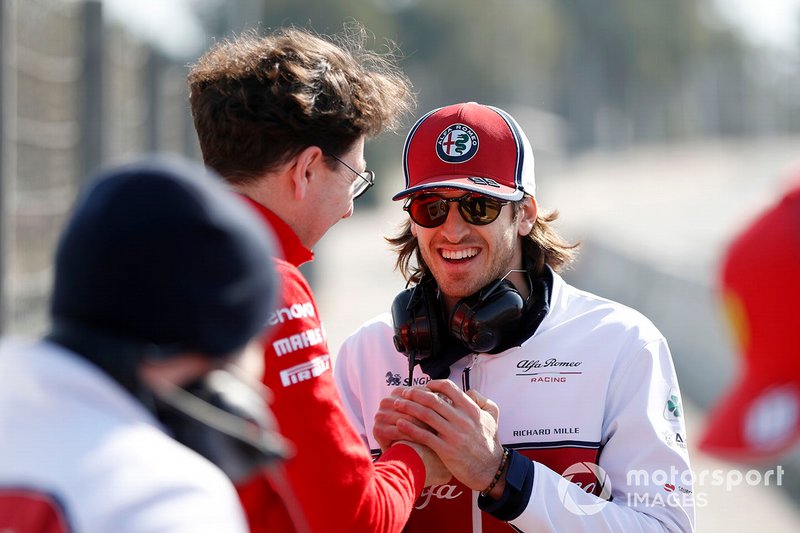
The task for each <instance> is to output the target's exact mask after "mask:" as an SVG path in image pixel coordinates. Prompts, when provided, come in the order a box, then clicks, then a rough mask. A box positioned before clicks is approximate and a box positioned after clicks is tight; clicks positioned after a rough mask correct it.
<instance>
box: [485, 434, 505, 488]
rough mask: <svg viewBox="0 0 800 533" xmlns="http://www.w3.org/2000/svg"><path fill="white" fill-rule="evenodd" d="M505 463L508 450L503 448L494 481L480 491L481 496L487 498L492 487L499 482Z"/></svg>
mask: <svg viewBox="0 0 800 533" xmlns="http://www.w3.org/2000/svg"><path fill="white" fill-rule="evenodd" d="M507 462H508V448H506V447H505V446H503V458H502V459H500V466H499V467H497V472H495V474H494V479H493V480H492V482H491V483H489V486H488V487H486V488H485V489H483V490H482V491H481V496H488V495H489V493H490V492H491V491H492V489H493V488H494V486H495V485H497V482H498V481H500V477H501V476H502V475H503V470H505V468H506V463H507Z"/></svg>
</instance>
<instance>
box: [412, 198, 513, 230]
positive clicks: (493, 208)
mask: <svg viewBox="0 0 800 533" xmlns="http://www.w3.org/2000/svg"><path fill="white" fill-rule="evenodd" d="M453 202H455V203H457V204H458V212H459V213H460V214H461V218H463V219H464V220H465V221H466V222H469V223H470V224H474V225H475V226H485V225H486V224H491V223H492V222H494V221H495V220H496V219H497V217H498V216H499V215H500V210H501V209H503V206H504V205H506V204H507V203H508V201H507V200H498V199H497V198H492V197H491V196H484V195H482V194H476V193H472V192H470V193H467V194H465V195H464V196H459V197H457V198H443V197H442V196H439V195H438V194H420V195H418V196H415V197H413V198H411V199H409V201H408V202H407V203H406V205H404V206H403V209H404V210H405V211H406V212H408V216H410V217H411V220H413V221H414V222H416V223H417V224H419V225H420V226H422V227H423V228H435V227H437V226H441V225H442V224H444V221H445V220H447V213H448V212H449V211H450V204H451V203H453Z"/></svg>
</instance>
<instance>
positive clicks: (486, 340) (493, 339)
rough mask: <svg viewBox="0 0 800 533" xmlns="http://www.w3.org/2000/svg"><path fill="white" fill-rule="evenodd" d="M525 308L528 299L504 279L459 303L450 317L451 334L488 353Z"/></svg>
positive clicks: (517, 319)
mask: <svg viewBox="0 0 800 533" xmlns="http://www.w3.org/2000/svg"><path fill="white" fill-rule="evenodd" d="M524 309H525V299H524V298H523V297H522V295H521V294H520V293H519V291H518V290H517V289H516V288H515V287H514V285H513V284H512V283H511V282H510V281H508V280H503V281H502V282H500V283H498V284H492V286H491V287H490V288H489V290H488V291H480V292H478V293H476V294H473V295H472V296H468V297H467V298H462V299H461V300H459V301H458V302H457V303H456V305H455V307H453V312H452V313H451V315H450V321H449V326H450V333H451V334H452V335H453V336H454V337H455V338H457V339H458V340H460V341H461V342H462V343H464V345H465V346H467V348H469V349H470V350H472V351H473V352H477V353H487V352H490V351H492V350H494V349H495V348H496V347H497V346H498V345H499V344H500V343H501V342H502V341H503V337H504V334H505V332H507V331H508V330H509V329H511V328H513V327H514V325H515V324H516V323H517V321H519V319H521V318H522V314H523V312H524Z"/></svg>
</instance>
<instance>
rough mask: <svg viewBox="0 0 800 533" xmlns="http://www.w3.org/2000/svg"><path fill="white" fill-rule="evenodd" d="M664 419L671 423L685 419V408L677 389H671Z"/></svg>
mask: <svg viewBox="0 0 800 533" xmlns="http://www.w3.org/2000/svg"><path fill="white" fill-rule="evenodd" d="M664 418H666V419H667V420H670V421H678V420H681V419H682V418H683V406H682V405H681V398H680V396H678V392H677V391H676V390H675V389H670V391H669V397H668V398H667V403H666V405H665V406H664Z"/></svg>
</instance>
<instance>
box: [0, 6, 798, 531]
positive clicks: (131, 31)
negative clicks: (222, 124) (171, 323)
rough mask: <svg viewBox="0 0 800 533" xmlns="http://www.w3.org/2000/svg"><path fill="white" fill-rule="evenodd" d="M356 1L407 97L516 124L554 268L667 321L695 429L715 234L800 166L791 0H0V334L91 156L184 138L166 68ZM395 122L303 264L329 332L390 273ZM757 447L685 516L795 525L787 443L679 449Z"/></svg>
mask: <svg viewBox="0 0 800 533" xmlns="http://www.w3.org/2000/svg"><path fill="white" fill-rule="evenodd" d="M354 20H357V21H358V22H360V23H362V24H363V25H364V26H365V27H366V28H367V29H368V30H369V32H370V47H371V48H373V49H378V50H391V49H394V50H395V51H396V52H397V54H398V57H399V58H400V64H401V65H402V67H403V69H404V70H405V72H406V73H407V74H408V75H409V77H410V78H411V80H412V82H413V84H414V88H415V91H416V93H417V95H418V101H419V107H418V109H417V113H416V116H418V115H420V114H422V113H423V112H425V111H428V110H429V109H431V108H433V107H438V106H442V105H447V104H450V103H454V102H458V101H466V100H475V101H479V102H482V103H487V104H492V105H496V106H499V107H502V108H504V109H506V110H507V111H509V112H510V113H512V115H514V116H515V117H516V118H517V120H518V121H519V122H520V123H521V124H522V126H523V128H524V129H525V130H526V132H527V133H528V136H529V138H530V140H531V143H532V145H533V148H534V152H535V155H536V169H537V199H538V201H539V204H540V206H542V207H544V208H557V209H558V210H559V211H560V212H561V218H560V219H559V225H558V227H559V229H560V230H561V231H562V232H563V233H564V234H565V235H566V236H568V237H569V238H570V239H572V240H580V241H581V242H582V247H581V250H582V251H581V255H580V258H579V261H578V263H577V264H576V266H575V267H574V269H573V270H571V271H569V272H568V273H567V274H566V277H567V279H568V280H569V281H571V282H573V283H574V284H576V285H578V286H580V287H581V288H585V289H587V290H590V291H592V292H596V293H599V294H601V295H603V296H606V297H609V298H612V299H616V300H619V301H622V302H623V303H626V304H628V305H631V306H633V307H635V308H637V309H639V310H640V311H642V312H643V313H645V314H646V315H647V316H648V317H650V318H651V319H652V320H653V321H654V322H655V324H656V325H657V326H658V327H659V328H660V329H661V330H662V331H663V332H664V333H665V335H666V336H667V339H668V340H669V342H670V345H671V347H672V350H673V353H674V358H675V364H676V367H677V371H678V374H679V378H680V380H681V385H682V388H683V393H684V396H685V398H684V399H685V401H686V403H687V404H688V405H687V406H686V412H687V419H688V421H689V423H690V427H689V440H690V443H691V440H692V436H693V435H695V436H696V437H698V438H699V433H700V428H702V425H703V423H704V416H705V412H706V410H707V409H708V408H709V406H710V405H712V404H713V402H714V401H715V400H716V399H717V398H718V397H719V395H720V394H721V393H722V391H723V390H724V389H725V387H726V386H727V385H728V384H730V383H731V381H732V380H733V379H734V378H735V376H736V373H737V371H738V369H739V362H738V360H737V356H736V355H735V353H734V346H733V344H732V342H731V335H729V332H728V331H727V329H726V325H725V324H724V323H723V322H722V313H721V310H720V306H719V300H718V295H717V289H716V285H715V284H716V277H717V269H718V261H719V258H720V254H721V253H722V252H723V251H724V249H725V245H726V243H727V242H728V241H729V240H730V239H731V238H732V236H733V235H734V234H735V233H736V232H737V231H738V230H740V229H742V228H743V227H744V225H745V224H746V223H747V222H748V221H749V220H751V219H752V218H753V217H754V216H755V214H756V213H757V212H758V211H759V210H760V209H762V208H764V207H765V206H767V205H769V204H770V203H772V202H774V201H775V200H776V199H777V197H778V196H779V194H780V192H781V191H782V190H783V188H784V187H785V186H786V183H787V181H788V180H789V179H791V178H792V177H793V176H795V177H796V176H798V175H800V31H798V26H800V0H760V1H758V2H755V1H751V0H671V1H668V2H667V1H663V0H602V1H601V0H480V1H479V0H429V1H427V2H423V1H418V0H326V1H320V0H318V1H311V0H270V1H267V0H105V1H103V2H101V1H95V0H2V8H0V59H1V60H2V64H1V65H0V206H2V209H0V236H1V237H2V240H1V241H0V273H2V284H0V327H1V328H2V331H3V333H6V334H9V333H13V334H26V335H35V334H39V333H41V332H42V331H43V330H44V329H45V327H46V301H47V297H48V294H49V288H50V283H51V276H52V271H51V267H50V263H51V261H52V253H53V248H54V245H55V241H56V238H57V236H58V233H59V231H60V229H61V226H62V223H63V221H64V219H65V216H66V215H67V214H68V213H69V210H70V208H71V206H72V203H73V201H74V199H75V195H76V192H77V190H78V187H79V186H80V184H81V183H82V181H83V180H84V179H85V177H86V176H87V175H88V174H89V173H90V172H92V171H93V170H95V169H97V168H98V167H100V166H102V165H105V164H108V163H110V162H115V161H118V160H120V159H124V158H125V157H127V156H130V155H132V154H137V153H141V152H143V151H155V150H161V151H172V152H180V153H184V154H187V155H189V156H193V157H199V151H198V147H197V143H196V139H195V134H194V130H193V126H192V123H191V117H190V115H189V111H188V102H187V91H186V87H185V76H186V73H187V71H188V65H190V64H191V63H192V62H193V61H194V60H195V59H196V58H197V57H198V56H199V55H200V54H201V53H202V52H203V51H204V50H205V49H206V48H207V47H208V46H209V45H211V44H212V43H213V42H214V41H215V40H218V39H222V38H225V37H229V36H232V35H234V34H236V33H238V32H241V31H243V30H245V29H249V28H254V29H256V30H257V31H262V32H265V31H268V30H269V29H270V28H275V27H278V26H283V25H287V24H296V25H299V26H303V27H306V28H311V29H313V30H315V31H317V32H319V33H335V32H339V31H341V30H342V29H343V28H344V27H345V26H346V25H347V24H349V23H352V22H353V21H354ZM416 116H414V117H409V118H408V121H407V125H408V126H410V125H411V124H412V123H413V120H414V119H415V118H416ZM404 134H405V132H404V131H401V132H400V133H398V134H394V135H393V134H385V135H383V136H381V137H379V138H378V139H375V140H374V141H372V142H371V143H369V144H368V145H367V152H366V153H367V160H368V163H369V167H370V168H372V169H374V170H375V171H376V173H377V175H378V183H377V185H376V187H375V190H374V191H372V192H370V194H368V195H367V196H366V197H365V198H364V199H363V200H360V201H359V204H358V209H357V210H356V214H355V216H353V217H352V218H351V219H349V220H347V221H344V222H342V223H340V224H338V225H337V226H336V227H334V228H333V229H332V230H331V231H330V233H329V235H328V236H327V237H326V239H323V241H322V243H321V244H320V246H319V247H318V249H317V250H315V252H316V254H317V261H316V262H315V263H313V266H311V267H309V268H307V269H306V273H307V274H308V276H309V278H310V280H311V283H312V285H313V286H314V288H315V290H316V291H317V295H318V299H319V304H320V306H321V308H322V316H323V319H324V321H325V324H326V328H327V332H328V336H329V340H330V345H331V350H332V353H334V354H335V352H336V350H337V348H338V346H339V345H340V344H341V342H342V340H343V339H344V337H345V336H346V335H347V334H349V333H350V332H351V331H352V330H354V329H355V328H356V327H357V326H358V325H359V324H360V323H361V322H363V321H364V320H366V319H368V318H370V317H371V316H372V315H374V314H376V313H379V312H383V311H385V310H387V309H388V307H389V304H390V302H391V298H392V297H393V296H394V294H395V293H396V292H398V291H399V290H401V289H402V288H403V286H404V284H403V280H402V279H401V278H400V276H399V275H398V274H397V273H395V272H393V270H392V267H393V261H392V255H391V254H390V253H389V251H388V250H387V248H386V246H385V243H384V242H383V240H382V237H383V236H384V235H388V234H390V233H392V232H393V230H394V229H395V227H396V225H397V224H398V223H399V222H400V220H402V212H401V211H400V209H399V206H398V205H392V204H391V202H389V200H388V198H389V196H390V194H391V193H392V192H394V191H396V190H399V189H400V188H401V187H402V178H401V174H400V152H401V148H402V142H403V139H404ZM0 378H1V377H0ZM778 466H780V467H782V468H783V469H784V470H785V473H784V475H783V477H782V483H781V486H779V487H776V486H774V483H773V486H769V487H766V486H764V484H763V483H761V484H760V485H758V486H747V485H746V484H742V485H740V486H736V487H719V486H713V485H712V484H710V483H709V484H707V485H702V486H698V487H696V492H697V494H698V496H700V495H701V494H704V495H706V498H705V500H706V503H705V505H702V506H699V507H698V524H699V530H700V531H714V530H717V529H722V528H723V527H729V528H733V527H735V528H737V529H746V528H749V527H754V528H755V527H760V528H762V529H766V530H768V531H800V453H799V452H798V450H793V451H791V452H789V453H787V454H785V455H784V456H782V457H779V458H776V460H775V461H773V462H771V463H768V464H760V465H733V464H727V463H722V462H719V461H717V460H715V459H713V458H710V457H706V456H704V455H702V454H700V453H699V452H695V453H694V455H693V467H694V470H695V471H696V472H697V471H698V470H703V469H705V470H713V469H721V470H723V471H725V472H728V471H730V470H732V469H738V470H740V471H743V472H744V471H747V470H749V469H757V470H759V471H761V472H766V471H769V470H775V469H776V468H777V467H778ZM773 479H774V478H773Z"/></svg>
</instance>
